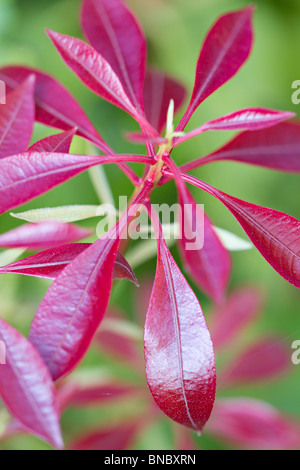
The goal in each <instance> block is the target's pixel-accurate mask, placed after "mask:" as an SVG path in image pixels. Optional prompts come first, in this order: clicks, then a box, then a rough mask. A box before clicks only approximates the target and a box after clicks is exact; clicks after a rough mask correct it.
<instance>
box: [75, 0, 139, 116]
mask: <svg viewBox="0 0 300 470" xmlns="http://www.w3.org/2000/svg"><path fill="white" fill-rule="evenodd" d="M82 27H83V30H84V32H85V35H86V37H87V38H88V40H89V42H90V43H91V45H92V46H93V47H94V48H95V49H96V50H97V51H98V52H99V53H100V54H101V55H102V56H103V57H104V58H105V59H106V61H107V62H108V63H109V64H110V66H111V67H112V69H113V70H114V72H115V73H116V75H117V76H118V77H119V79H120V82H121V83H122V86H123V88H124V90H125V92H126V94H127V96H128V97H129V98H130V100H131V102H132V103H133V104H134V105H135V107H136V108H142V103H143V94H142V93H143V83H144V78H145V62H146V41H145V38H144V35H143V33H142V31H141V28H140V26H139V25H138V23H137V21H136V19H135V18H134V16H133V15H132V13H131V12H130V11H129V10H128V8H127V7H126V6H125V5H124V3H123V2H122V1H120V0H85V1H84V2H83V9H82Z"/></svg>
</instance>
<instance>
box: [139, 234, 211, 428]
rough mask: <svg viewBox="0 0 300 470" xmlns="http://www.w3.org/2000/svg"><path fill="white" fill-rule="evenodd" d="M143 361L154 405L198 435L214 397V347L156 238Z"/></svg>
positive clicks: (195, 302) (189, 294)
mask: <svg viewBox="0 0 300 470" xmlns="http://www.w3.org/2000/svg"><path fill="white" fill-rule="evenodd" d="M145 360H146V375H147V381H148V385H149V387H150V390H151V393H152V395H153V397H154V399H155V401H156V403H157V404H158V406H159V407H160V408H161V409H162V411H164V413H166V414H167V415H168V416H169V417H170V418H172V419H173V420H174V421H176V422H179V423H181V424H184V425H186V426H188V427H190V428H192V429H193V430H195V431H197V432H200V431H201V430H202V428H203V426H204V424H205V423H206V421H207V420H208V418H209V416H210V413H211V410H212V407H213V403H214V398H215V387H216V375H215V363H214V353H213V346H212V342H211V339H210V335H209V332H208V329H207V326H206V322H205V319H204V316H203V313H202V310H201V307H200V305H199V302H198V300H197V298H196V296H195V295H194V293H193V291H192V290H191V288H190V287H189V285H188V284H187V282H186V280H185V279H184V277H183V276H182V274H181V272H180V270H179V268H178V267H177V265H176V263H175V261H174V260H173V258H172V256H171V254H170V252H169V250H168V248H167V246H166V243H165V241H164V240H163V238H162V235H161V233H159V240H158V259H157V271H156V277H155V282H154V287H153V291H152V295H151V300H150V305H149V309H148V312H147V317H146V323H145Z"/></svg>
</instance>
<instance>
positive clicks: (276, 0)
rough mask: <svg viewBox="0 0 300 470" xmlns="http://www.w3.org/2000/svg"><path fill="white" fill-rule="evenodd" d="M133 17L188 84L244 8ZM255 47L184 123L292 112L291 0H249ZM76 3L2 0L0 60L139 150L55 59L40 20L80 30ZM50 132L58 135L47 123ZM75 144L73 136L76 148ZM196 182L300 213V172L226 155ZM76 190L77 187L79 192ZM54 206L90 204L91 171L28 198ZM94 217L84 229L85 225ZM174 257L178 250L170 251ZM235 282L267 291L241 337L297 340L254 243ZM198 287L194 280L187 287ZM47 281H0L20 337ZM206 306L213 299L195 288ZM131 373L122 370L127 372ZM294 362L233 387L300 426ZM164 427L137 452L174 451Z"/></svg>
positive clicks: (139, 0) (283, 292) (97, 417)
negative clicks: (32, 70)
mask: <svg viewBox="0 0 300 470" xmlns="http://www.w3.org/2000/svg"><path fill="white" fill-rule="evenodd" d="M128 4H129V5H130V6H131V7H132V8H133V10H134V11H135V12H136V13H137V15H138V17H139V19H140V22H141V24H142V25H143V28H144V30H145V33H146V36H147V40H148V47H149V50H148V60H149V63H150V64H151V65H154V66H156V67H160V68H162V69H164V70H165V71H167V72H168V73H170V74H171V75H173V76H174V77H176V78H178V79H179V80H181V81H182V82H183V83H184V84H185V85H186V86H187V88H188V90H189V93H190V92H191V90H192V87H193V81H194V71H195V64H196V60H197V57H198V54H199V49H200V46H201V43H202V41H203V39H204V37H205V35H206V33H207V31H208V29H209V28H210V27H211V25H212V24H213V22H215V20H216V18H217V17H218V16H220V15H221V14H223V13H225V12H227V11H229V10H232V9H237V8H241V7H243V6H246V5H247V4H248V2H247V1H244V0H231V1H230V0H226V1H225V0H129V1H128ZM256 5H257V9H256V13H255V45H254V50H253V53H252V56H251V58H250V60H249V61H248V63H247V64H246V66H244V67H243V68H242V70H241V71H240V72H239V74H238V75H237V76H236V77H235V78H234V79H233V80H231V81H230V83H228V84H226V85H225V86H224V87H223V88H221V89H220V90H218V91H217V92H216V93H215V94H214V95H213V96H212V97H210V98H208V99H207V100H206V101H205V102H204V103H203V104H202V105H201V108H199V110H198V111H197V112H196V113H195V115H194V117H193V119H192V120H191V122H190V124H189V128H192V127H196V126H199V125H201V124H202V123H203V122H205V121H207V120H209V119H213V118H216V117H218V116H221V115H222V114H226V113H229V112H231V111H234V110H237V109H242V108H244V107H256V106H258V107H259V106H262V107H270V108H275V109H283V110H290V111H293V112H295V113H297V115H298V116H299V114H300V107H297V106H295V105H293V104H292V102H291V95H292V88H291V86H292V82H293V81H294V80H299V79H300V61H299V55H298V44H299V43H300V28H299V21H300V3H299V1H298V0H285V1H284V2H283V1H282V0H264V1H260V2H256ZM79 10H80V0H43V1H42V2H40V1H37V0H0V44H1V46H0V47H1V54H0V66H2V65H7V64H25V65H29V66H33V67H36V68H39V69H41V70H44V71H46V72H48V73H50V74H52V75H53V76H54V77H56V78H57V79H59V80H60V81H61V82H62V83H63V84H65V85H66V86H67V87H68V88H69V89H70V90H71V92H72V94H73V95H74V96H75V97H76V98H77V99H78V101H79V102H80V103H81V105H82V107H83V108H84V110H85V111H86V113H87V115H88V116H89V117H90V119H91V121H92V122H93V124H94V125H95V127H96V128H97V129H98V130H99V132H100V134H101V135H102V136H103V137H104V139H106V141H107V142H108V143H109V145H110V146H112V147H113V148H114V149H115V150H116V151H117V152H121V153H126V152H130V151H133V152H134V153H138V152H139V151H141V152H143V147H141V148H140V149H139V147H137V146H136V145H132V144H130V143H128V142H126V141H125V140H124V138H123V135H124V131H131V130H135V129H137V128H136V125H135V123H134V122H133V121H132V119H131V118H129V117H128V116H126V115H125V113H123V112H122V111H120V110H118V109H116V108H114V107H113V106H111V105H110V104H108V103H106V102H104V101H103V100H101V99H100V98H98V97H97V96H95V95H93V94H92V93H91V92H90V91H89V90H87V89H86V88H85V87H84V86H83V84H82V83H81V82H80V81H79V80H78V79H77V78H76V77H75V76H74V75H73V74H72V73H71V72H70V71H69V70H68V69H67V67H66V66H65V65H64V64H63V62H62V61H61V59H60V57H59V56H58V54H57V52H56V50H55V49H54V47H53V46H52V44H51V43H50V41H49V39H48V38H47V36H46V34H45V32H44V31H45V28H49V29H53V30H55V31H58V32H60V33H65V34H69V35H74V36H77V37H81V38H82V32H81V29H80V25H79V21H78V16H79ZM51 132H52V131H51V129H48V128H45V127H43V126H41V125H37V126H36V129H35V134H34V139H33V140H35V141H36V140H38V139H40V138H42V137H44V136H47V135H50V134H51ZM55 132H56V131H55ZM230 136H231V135H230V133H225V132H224V133H223V132H220V133H207V135H204V136H201V137H199V138H197V139H195V140H193V141H191V142H188V143H186V144H184V145H183V146H181V148H178V149H176V152H175V151H174V154H173V156H174V158H175V160H176V162H177V163H183V162H185V161H187V160H190V159H194V158H196V157H198V156H202V155H205V154H206V153H208V152H210V151H212V150H213V149H216V148H218V147H219V146H220V145H222V144H223V143H225V142H226V141H227V140H228V139H229V138H230ZM72 150H73V151H74V152H78V153H80V152H83V151H84V144H83V143H82V141H80V139H76V142H75V144H74V146H73V149H72ZM107 173H108V175H109V180H110V182H111V185H112V188H113V190H114V192H115V196H116V197H118V195H121V194H127V195H128V196H129V195H130V191H131V185H130V183H129V182H128V181H127V180H126V178H125V177H124V175H123V174H122V173H121V172H120V171H119V170H118V169H117V168H115V167H113V166H110V167H109V170H108V172H107ZM195 174H198V175H199V176H201V178H202V179H204V180H206V181H207V182H209V183H211V184H212V185H214V186H216V187H217V188H219V189H221V190H224V191H226V192H228V193H229V194H232V195H234V196H237V197H240V198H242V199H245V200H248V201H251V202H254V203H257V204H261V205H264V206H267V207H272V208H275V209H277V210H280V211H283V212H287V213H289V214H290V215H293V216H294V217H296V218H300V207H299V175H291V174H281V173H279V172H272V171H268V170H264V169H258V168H254V167H251V166H246V165H245V166H243V165H240V164H234V163H228V162H226V163H218V164H214V165H208V166H207V167H205V168H202V169H199V170H198V171H196V172H195ZM78 188H80V191H79V190H78ZM193 194H194V196H195V199H196V200H197V201H198V202H199V203H204V204H205V207H206V210H207V213H208V214H209V216H210V217H211V218H212V220H213V221H214V223H215V224H216V225H217V226H219V227H223V228H226V229H229V230H231V231H233V232H235V233H236V234H239V235H242V236H243V232H242V230H241V229H240V228H239V226H238V224H237V223H236V222H235V220H234V219H233V217H232V216H231V215H230V213H229V212H228V211H226V209H225V208H224V207H223V206H222V205H221V204H219V203H218V202H217V201H215V200H213V199H212V198H211V197H210V196H207V195H205V194H204V193H202V192H200V191H199V190H198V191H197V190H193ZM175 200H176V191H175V188H174V185H173V183H170V184H168V185H167V186H165V187H164V188H161V189H159V190H158V191H157V192H156V193H155V196H154V201H155V202H170V203H173V202H175ZM62 204H64V205H65V204H97V197H96V194H95V192H94V190H93V188H92V186H91V183H90V180H89V177H88V175H87V174H84V175H81V176H79V177H77V178H75V179H74V180H72V181H70V182H68V183H66V184H64V185H63V186H62V187H59V188H56V189H54V190H53V191H51V192H50V193H48V194H46V195H45V196H42V197H40V198H39V199H37V200H35V201H34V202H32V203H30V204H27V205H26V206H24V210H26V209H28V208H39V207H44V206H45V207H46V206H55V205H62ZM93 223H95V220H92V221H89V222H88V223H87V224H86V225H92V224H93ZM16 225H18V221H16V219H13V218H11V217H10V216H9V215H2V216H1V218H0V231H1V233H2V232H5V231H7V230H9V229H11V228H13V227H15V226H16ZM173 253H174V255H175V256H176V257H177V253H176V250H173ZM233 262H234V269H233V277H232V281H231V286H230V288H231V289H234V288H235V287H238V286H243V285H245V284H251V285H253V284H254V285H258V286H259V287H260V288H261V290H262V291H263V292H264V296H265V299H266V301H265V309H264V312H263V315H262V316H261V318H260V319H259V321H258V322H257V324H256V326H255V328H254V329H252V330H251V332H250V333H248V334H247V336H245V338H242V341H245V342H246V341H247V340H248V339H249V334H251V335H252V336H255V335H259V336H261V335H264V334H268V335H270V334H276V333H277V334H279V335H280V336H281V337H282V339H283V341H284V342H285V343H286V345H287V347H288V348H291V344H292V342H293V341H294V340H297V339H300V316H299V313H300V312H299V292H298V290H297V289H296V288H294V287H293V286H291V285H289V284H288V283H287V282H285V281H284V280H283V279H282V278H281V277H280V276H279V275H277V274H276V273H275V271H273V269H272V268H271V267H270V266H269V265H268V264H267V263H266V262H265V261H264V260H263V259H262V257H261V256H260V254H259V253H258V252H257V251H256V250H252V251H249V252H242V253H234V254H233ZM154 272H155V260H153V261H150V262H148V263H146V264H144V265H143V266H141V267H139V268H138V269H137V271H136V274H137V277H138V279H139V281H140V283H142V282H143V279H144V278H145V279H147V278H149V277H152V278H153V276H154ZM194 287H195V286H194ZM46 288H47V284H46V283H45V282H41V281H39V280H34V279H30V278H28V279H27V278H23V277H17V276H2V277H1V279H0V314H1V316H3V317H4V318H6V319H7V320H8V321H9V322H10V323H11V324H13V325H15V326H16V327H17V328H18V329H19V330H21V331H22V332H23V333H24V334H27V333H28V330H29V327H30V322H31V320H32V318H33V315H34V313H35V311H36V309H37V307H38V305H39V303H40V301H41V299H42V297H43V295H44V293H45V291H46ZM195 291H196V293H197V295H198V296H199V299H200V301H201V303H202V306H203V309H204V312H207V311H209V309H210V304H209V302H208V301H207V299H206V298H205V297H204V296H203V295H202V294H201V293H200V292H199V290H198V289H197V288H196V287H195ZM134 294H135V288H134V287H131V286H129V285H128V283H126V282H119V283H118V284H117V285H116V288H115V290H114V293H113V297H112V304H113V305H115V306H119V307H120V308H122V310H123V311H125V312H127V315H128V317H129V318H134V316H135V314H136V312H135V311H134V307H133V305H134V300H133V299H134ZM90 363H91V364H92V365H96V366H99V367H100V368H101V370H109V373H111V374H116V375H118V374H122V376H124V377H125V379H126V378H127V379H128V380H129V379H132V380H135V378H134V377H130V376H128V377H126V371H125V372H124V368H123V366H120V365H118V364H117V363H115V362H111V361H110V360H109V359H108V358H107V357H99V355H93V353H90V354H89V356H88V357H87V358H86V359H85V361H84V363H83V365H82V366H81V368H84V367H86V366H87V365H89V364H90ZM128 374H129V372H128ZM299 392H300V366H298V367H297V366H291V370H290V372H289V373H288V374H287V375H286V376H285V377H283V378H282V379H280V380H277V381H275V382H274V381H272V382H267V383H263V384H262V385H260V386H253V387H247V388H246V387H243V388H240V389H239V390H234V391H231V392H230V393H229V392H228V394H230V395H232V394H233V395H239V396H241V395H242V396H251V397H257V398H260V399H264V400H266V401H268V402H269V403H271V404H273V405H275V406H276V407H278V408H279V409H280V410H281V411H283V412H285V413H287V414H290V415H292V416H293V417H296V418H299V422H300V400H299ZM134 408H135V407H134V403H131V404H130V403H127V402H126V403H121V404H118V405H116V406H113V407H111V408H109V409H108V408H107V407H106V408H105V409H100V410H97V412H96V411H95V410H92V411H91V410H89V411H87V412H84V411H82V412H81V411H80V412H78V411H74V410H73V411H72V410H71V411H68V412H67V413H66V415H65V416H64V417H63V430H64V433H65V436H66V437H67V440H68V438H69V437H70V436H76V434H79V433H80V432H81V431H82V430H83V429H88V428H89V426H92V425H93V426H94V427H95V426H96V425H97V423H98V424H101V423H103V422H106V420H108V421H109V422H110V423H112V422H114V421H117V420H118V418H119V416H120V415H124V416H126V413H127V414H128V416H131V414H132V413H134ZM199 444H200V446H201V447H205V448H220V446H221V444H220V443H217V442H214V441H213V440H212V439H208V437H206V436H205V433H204V436H203V437H201V438H200V440H199ZM171 446H172V431H171V427H170V424H169V421H168V420H167V419H165V418H163V416H162V419H161V424H160V425H159V426H157V427H156V428H155V429H153V430H150V431H149V432H147V433H145V435H141V436H140V439H139V442H137V443H136V447H135V448H145V449H157V448H162V449H170V448H172V447H171ZM0 448H15V449H22V448H33V449H38V448H47V446H46V445H44V444H43V443H41V442H40V441H38V440H37V439H35V438H31V437H18V438H14V439H11V440H10V441H6V442H4V443H3V444H1V443H0Z"/></svg>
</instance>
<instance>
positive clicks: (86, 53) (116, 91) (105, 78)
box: [48, 31, 157, 136]
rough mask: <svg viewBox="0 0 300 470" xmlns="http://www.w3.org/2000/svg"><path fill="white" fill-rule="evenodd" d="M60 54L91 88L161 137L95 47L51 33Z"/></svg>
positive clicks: (49, 32)
mask: <svg viewBox="0 0 300 470" xmlns="http://www.w3.org/2000/svg"><path fill="white" fill-rule="evenodd" d="M48 35H49V37H50V39H51V40H52V42H53V44H54V45H55V47H56V48H57V50H58V52H59V53H60V55H61V56H62V58H63V60H64V61H65V62H66V64H67V65H68V67H70V68H71V69H72V70H73V72H74V73H75V74H76V75H77V76H78V77H79V78H80V80H82V82H83V83H84V84H85V85H86V86H87V87H89V88H90V89H91V90H92V91H93V92H94V93H96V94H98V95H99V96H101V97H102V98H104V99H105V100H107V101H109V102H110V103H112V104H114V105H115V106H118V107H119V108H121V109H123V110H124V111H127V112H128V113H129V114H130V115H131V116H132V117H133V118H134V119H136V120H137V121H138V122H139V123H140V124H141V125H143V126H145V128H146V129H147V130H148V131H149V133H150V134H151V135H155V136H156V135H157V132H155V131H154V129H153V128H152V126H151V125H150V124H149V123H148V122H147V121H146V119H145V118H144V117H143V115H142V114H140V113H139V112H138V111H137V109H136V108H135V107H134V105H133V104H132V102H131V101H130V99H129V98H128V96H127V95H126V93H125V91H124V88H123V86H122V84H121V82H120V80H119V78H118V76H117V75H116V73H115V72H114V71H113V69H112V68H111V66H110V65H109V63H108V62H107V61H106V60H105V59H104V57H103V56H101V55H100V54H99V53H98V52H97V51H96V50H95V49H94V48H93V47H91V46H89V45H88V44H86V43H84V42H83V41H81V40H80V39H76V38H73V37H71V36H66V35H62V34H59V33H56V32H54V31H48Z"/></svg>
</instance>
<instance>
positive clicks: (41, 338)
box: [29, 239, 118, 380]
mask: <svg viewBox="0 0 300 470" xmlns="http://www.w3.org/2000/svg"><path fill="white" fill-rule="evenodd" d="M117 246H118V240H112V239H105V240H103V239H100V240H97V241H96V242H95V243H94V244H93V245H92V246H90V247H89V248H87V249H86V250H84V252H83V253H82V254H80V255H79V256H78V257H77V258H75V259H74V261H72V262H71V263H70V264H68V266H67V267H66V268H65V269H64V270H63V271H62V273H61V274H60V275H59V276H58V277H57V278H56V280H55V281H54V282H53V284H52V285H51V287H50V289H49V290H48V292H47V294H46V296H45V297H44V300H43V301H42V303H41V305H40V307H39V309H38V311H37V313H36V316H35V318H34V320H33V323H32V325H31V330H30V336H29V338H30V341H31V342H32V344H33V345H34V346H35V347H36V348H37V350H38V351H39V352H40V354H41V356H42V358H43V359H44V361H45V363H46V365H47V366H48V368H49V370H50V372H51V374H52V377H53V379H54V380H57V379H59V378H60V377H62V376H64V375H66V374H67V373H70V372H71V370H72V369H73V368H74V367H75V366H76V365H77V364H78V363H79V362H80V360H81V359H82V357H83V356H84V354H85V353H86V351H87V349H88V347H89V345H90V343H91V341H92V339H93V336H94V334H95V332H96V330H97V328H98V326H99V324H100V322H101V320H102V319H103V316H104V313H105V310H106V308H107V304H108V300H109V296H110V291H111V286H112V274H113V269H114V264H115V259H116V255H117ZM70 292H72V296H70Z"/></svg>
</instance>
